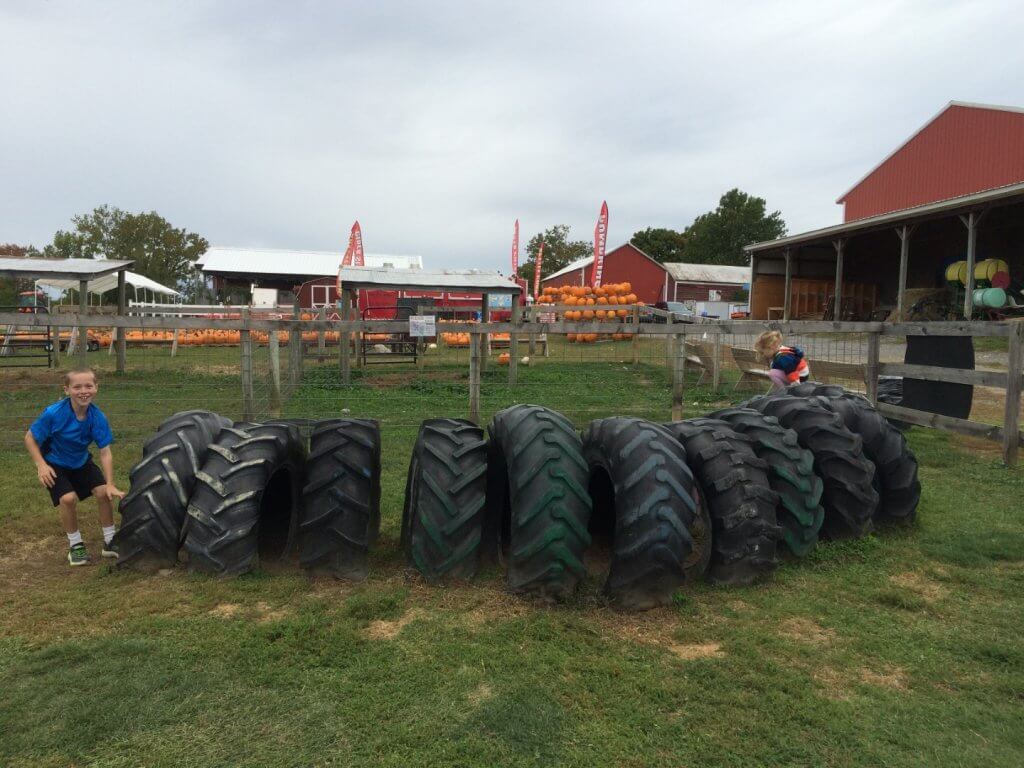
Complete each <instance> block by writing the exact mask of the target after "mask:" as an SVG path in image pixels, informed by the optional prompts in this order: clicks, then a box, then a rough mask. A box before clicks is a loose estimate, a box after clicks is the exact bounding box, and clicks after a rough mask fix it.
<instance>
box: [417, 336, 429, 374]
mask: <svg viewBox="0 0 1024 768" xmlns="http://www.w3.org/2000/svg"><path fill="white" fill-rule="evenodd" d="M424 342H425V339H424V338H423V337H422V336H417V337H416V367H417V368H419V369H420V370H421V371H422V370H423V366H424V365H426V362H427V358H426V356H425V355H424V354H423V353H424V352H425V351H426V349H427V345H426V344H425V343H424Z"/></svg>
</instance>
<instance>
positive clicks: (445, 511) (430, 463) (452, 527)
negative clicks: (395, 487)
mask: <svg viewBox="0 0 1024 768" xmlns="http://www.w3.org/2000/svg"><path fill="white" fill-rule="evenodd" d="M486 502H487V441H486V440H485V439H484V431H483V429H481V428H480V427H478V426H476V424H474V423H473V422H471V421H466V420H464V419H430V420H428V421H425V422H423V424H422V425H421V426H420V432H419V435H418V436H417V438H416V445H415V446H414V448H413V453H412V459H411V461H410V463H409V474H408V478H407V481H406V493H405V508H404V510H403V512H402V545H403V546H404V548H405V551H406V556H407V558H408V561H409V563H410V564H411V565H412V566H413V567H415V568H416V570H418V571H419V572H420V573H421V574H422V575H423V578H425V579H426V580H427V581H430V582H438V581H442V580H444V579H471V578H472V577H473V576H474V575H475V574H476V570H477V566H478V564H479V562H480V539H481V535H482V530H483V516H484V505H485V504H486Z"/></svg>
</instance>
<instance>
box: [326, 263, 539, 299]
mask: <svg viewBox="0 0 1024 768" xmlns="http://www.w3.org/2000/svg"><path fill="white" fill-rule="evenodd" d="M341 283H342V285H343V286H348V287H350V288H412V289H417V290H438V291H467V292H470V293H475V292H482V291H487V292H489V293H518V292H519V290H520V288H519V285H518V284H517V283H516V282H515V281H513V279H512V278H511V277H509V276H507V275H503V274H501V273H500V272H479V271H477V270H470V271H460V270H454V269H446V270H438V271H434V272H431V271H427V270H423V269H375V268H373V267H343V268H342V269H341Z"/></svg>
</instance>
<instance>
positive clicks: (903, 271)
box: [896, 224, 911, 323]
mask: <svg viewBox="0 0 1024 768" xmlns="http://www.w3.org/2000/svg"><path fill="white" fill-rule="evenodd" d="M910 233H911V228H910V227H908V226H906V225H905V224H904V225H903V226H902V227H900V228H899V229H897V230H896V234H897V235H898V236H899V238H900V279H899V285H898V286H897V288H896V290H897V293H896V320H897V322H900V323H902V322H903V321H904V320H906V319H907V302H906V297H907V264H908V263H909V262H910Z"/></svg>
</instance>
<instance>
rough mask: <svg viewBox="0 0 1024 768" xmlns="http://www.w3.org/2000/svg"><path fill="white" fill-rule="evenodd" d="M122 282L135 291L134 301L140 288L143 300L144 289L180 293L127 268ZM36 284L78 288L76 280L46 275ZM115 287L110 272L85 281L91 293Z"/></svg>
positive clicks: (174, 294) (160, 293)
mask: <svg viewBox="0 0 1024 768" xmlns="http://www.w3.org/2000/svg"><path fill="white" fill-rule="evenodd" d="M124 282H125V285H127V286H131V288H132V290H133V291H134V292H135V300H136V301H139V291H140V290H141V291H142V292H143V293H142V296H143V300H144V297H145V292H146V291H149V292H150V293H151V294H153V295H154V297H155V296H156V295H161V296H180V295H181V294H180V293H178V292H177V291H176V290H174V289H173V288H168V287H167V286H166V285H161V284H160V283H158V282H157V281H156V280H150V279H149V278H148V277H146V276H145V275H140V274H137V273H135V272H129V271H127V270H125V273H124ZM36 285H37V286H39V287H41V288H49V289H51V290H55V291H71V290H74V291H77V290H78V281H77V280H59V279H55V278H49V277H48V278H43V279H41V280H37V281H36ZM116 288H117V275H116V274H112V275H103V276H102V277H97V278H95V279H93V280H90V281H89V282H88V283H87V288H86V290H87V291H88V292H89V293H92V294H101V293H106V292H107V291H113V290H115V289H116Z"/></svg>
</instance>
